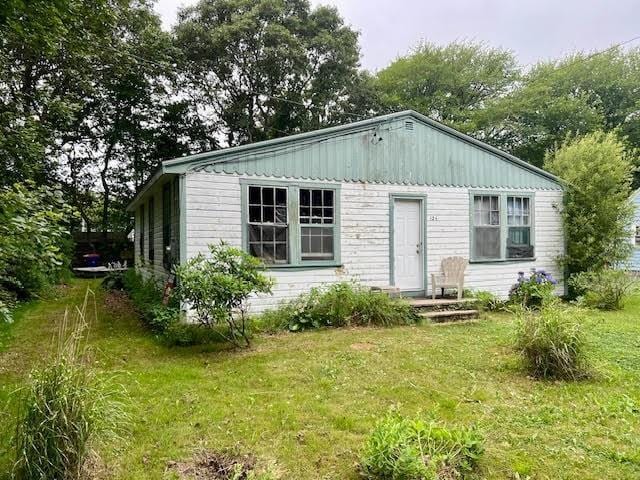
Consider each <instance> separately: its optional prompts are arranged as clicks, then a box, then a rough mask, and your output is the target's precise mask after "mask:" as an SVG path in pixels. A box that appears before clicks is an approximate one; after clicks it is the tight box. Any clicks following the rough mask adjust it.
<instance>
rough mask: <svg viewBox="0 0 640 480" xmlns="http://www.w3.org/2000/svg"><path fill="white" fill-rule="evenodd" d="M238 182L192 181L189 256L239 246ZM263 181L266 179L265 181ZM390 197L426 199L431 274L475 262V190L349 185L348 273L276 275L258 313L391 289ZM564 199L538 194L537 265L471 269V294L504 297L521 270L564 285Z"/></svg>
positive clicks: (345, 207)
mask: <svg viewBox="0 0 640 480" xmlns="http://www.w3.org/2000/svg"><path fill="white" fill-rule="evenodd" d="M240 178H241V177H240V176H237V175H230V174H214V173H189V174H188V175H187V178H186V188H187V206H186V210H187V246H186V248H187V256H188V257H192V256H194V255H196V254H198V253H200V252H202V253H206V252H207V245H209V244H211V243H218V242H219V241H220V240H224V241H225V242H227V243H229V244H231V245H235V246H241V239H242V224H241V218H240V217H241V198H240V195H241V193H240V192H241V189H240ZM242 178H251V177H247V176H244V177H242ZM259 178H260V179H262V180H264V177H259ZM278 180H283V179H282V178H279V179H278ZM295 182H299V180H295ZM497 191H500V192H502V191H505V189H499V190H497ZM506 191H508V190H506ZM517 191H518V192H522V190H517ZM391 193H417V194H422V195H426V196H427V208H426V219H425V222H426V223H425V224H426V228H427V246H426V255H427V273H428V274H429V275H430V274H431V273H435V272H438V271H439V269H440V264H441V262H442V259H443V258H445V257H448V256H462V257H465V258H469V189H467V188H459V187H430V186H417V185H389V184H365V183H355V182H343V183H342V184H341V189H340V200H341V204H340V211H341V218H340V222H341V227H340V228H341V231H340V238H341V252H342V253H341V256H342V264H343V265H342V267H340V268H309V269H290V270H288V269H280V270H272V271H271V272H270V275H272V276H273V277H274V278H275V280H276V286H275V288H274V292H273V295H271V296H260V297H257V298H254V299H252V302H251V308H252V311H253V312H258V311H261V310H264V309H266V308H270V307H275V306H277V305H278V304H279V303H280V302H282V301H283V300H288V299H292V298H294V297H296V296H297V295H299V294H300V293H302V292H305V291H308V290H309V288H311V287H314V286H321V285H324V284H327V283H331V282H337V281H344V280H357V281H359V282H362V283H364V284H366V285H370V286H376V285H377V286H386V285H389V282H390V279H389V277H390V275H389V195H390V194H391ZM561 198H562V193H561V192H558V191H546V190H539V191H535V217H534V218H535V223H536V225H535V244H536V257H537V258H536V261H531V262H504V263H482V264H470V265H469V266H468V268H467V273H466V276H465V287H467V288H470V289H476V290H488V291H491V292H493V293H495V294H496V295H500V296H503V297H504V296H506V295H507V294H508V291H509V288H510V287H511V285H512V284H513V283H514V282H515V279H516V277H517V274H518V272H519V271H525V272H526V271H529V270H530V269H531V268H532V267H536V268H544V269H546V270H548V271H549V272H551V273H553V274H554V276H556V277H557V278H559V277H560V276H561V275H560V271H559V269H558V267H557V264H556V259H557V257H558V256H559V255H560V254H561V253H562V252H563V245H564V241H563V233H562V226H561V220H560V215H559V213H558V209H557V206H558V204H560V202H561ZM429 282H430V277H429ZM560 288H561V287H559V292H560V291H561V290H560Z"/></svg>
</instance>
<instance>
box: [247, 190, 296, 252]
mask: <svg viewBox="0 0 640 480" xmlns="http://www.w3.org/2000/svg"><path fill="white" fill-rule="evenodd" d="M248 194H249V202H248V209H249V212H248V213H249V223H248V227H247V228H248V229H249V231H248V238H249V253H251V254H252V255H254V256H256V257H258V258H261V259H262V260H263V261H264V262H265V263H271V264H278V263H279V264H282V263H288V262H289V221H288V211H287V189H286V188H278V187H259V186H249V188H248Z"/></svg>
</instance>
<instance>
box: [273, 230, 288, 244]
mask: <svg viewBox="0 0 640 480" xmlns="http://www.w3.org/2000/svg"><path fill="white" fill-rule="evenodd" d="M286 241H287V229H286V228H276V242H286Z"/></svg>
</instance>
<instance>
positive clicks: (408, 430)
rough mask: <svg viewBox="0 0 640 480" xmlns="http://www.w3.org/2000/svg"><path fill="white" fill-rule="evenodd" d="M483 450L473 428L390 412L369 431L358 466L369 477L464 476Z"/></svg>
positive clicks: (432, 479)
mask: <svg viewBox="0 0 640 480" xmlns="http://www.w3.org/2000/svg"><path fill="white" fill-rule="evenodd" d="M483 451H484V444H483V439H482V437H481V435H480V434H479V433H478V432H477V431H476V430H474V429H466V428H462V429H450V428H446V427H443V426H439V425H437V424H435V423H433V422H429V421H425V420H421V419H408V418H404V417H401V416H399V415H395V414H392V415H388V416H387V417H385V418H383V419H382V420H381V421H380V422H378V424H377V425H376V426H375V428H374V429H373V431H372V432H371V434H370V435H369V438H368V439H367V441H366V444H365V447H364V451H363V453H362V457H361V461H360V470H361V473H362V476H363V477H364V478H367V479H370V480H387V479H393V480H449V479H464V478H469V477H470V476H471V475H473V474H474V471H475V470H476V468H477V464H478V460H479V459H480V457H481V456H482V454H483Z"/></svg>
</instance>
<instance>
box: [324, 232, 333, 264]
mask: <svg viewBox="0 0 640 480" xmlns="http://www.w3.org/2000/svg"><path fill="white" fill-rule="evenodd" d="M322 252H323V253H330V254H331V258H333V235H329V236H328V237H322Z"/></svg>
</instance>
